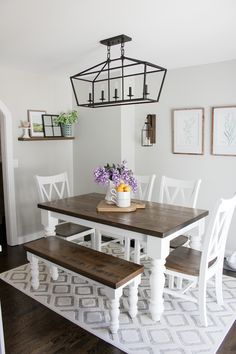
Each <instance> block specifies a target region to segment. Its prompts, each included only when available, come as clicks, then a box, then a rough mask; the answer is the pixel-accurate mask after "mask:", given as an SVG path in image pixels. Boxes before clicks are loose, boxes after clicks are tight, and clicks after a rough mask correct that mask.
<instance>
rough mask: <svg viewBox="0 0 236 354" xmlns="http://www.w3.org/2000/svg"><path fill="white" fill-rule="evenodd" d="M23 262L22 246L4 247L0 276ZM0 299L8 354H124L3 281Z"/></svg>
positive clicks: (0, 260) (0, 262)
mask: <svg viewBox="0 0 236 354" xmlns="http://www.w3.org/2000/svg"><path fill="white" fill-rule="evenodd" d="M26 262H27V260H26V257H25V251H24V250H23V247H22V246H15V247H4V248H3V252H2V253H0V272H4V271H6V270H8V269H11V268H14V267H17V266H19V265H22V264H25V263H26ZM0 299H1V305H2V316H3V327H4V336H5V346H6V353H7V354H8V353H9V354H54V353H55V354H64V353H66V354H67V353H68V354H70V353H71V354H72V353H73V354H77V353H79V354H83V353H88V354H122V353H124V352H122V351H121V350H119V349H117V348H115V347H113V346H112V345H110V344H108V343H106V342H104V341H103V340H101V339H99V338H97V337H95V336H94V335H92V334H90V333H89V332H86V331H85V330H83V329H82V328H80V327H78V326H76V325H75V324H73V323H71V322H70V321H68V320H66V319H65V318H63V317H61V316H59V315H58V314H56V313H55V312H53V311H51V310H49V309H48V308H46V307H44V306H43V305H41V304H39V303H38V302H36V301H34V300H33V299H31V298H30V297H28V296H26V295H24V294H23V293H22V292H20V291H18V290H16V289H15V288H13V287H12V286H10V285H8V284H6V283H5V282H3V281H0Z"/></svg>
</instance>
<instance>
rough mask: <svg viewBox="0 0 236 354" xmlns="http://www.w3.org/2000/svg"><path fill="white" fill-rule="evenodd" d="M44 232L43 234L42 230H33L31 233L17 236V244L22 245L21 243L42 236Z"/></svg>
mask: <svg viewBox="0 0 236 354" xmlns="http://www.w3.org/2000/svg"><path fill="white" fill-rule="evenodd" d="M44 234H45V233H44V231H38V232H35V233H33V234H28V235H24V236H19V237H18V245H22V244H23V243H26V242H30V241H34V240H37V239H38V238H41V237H43V236H44Z"/></svg>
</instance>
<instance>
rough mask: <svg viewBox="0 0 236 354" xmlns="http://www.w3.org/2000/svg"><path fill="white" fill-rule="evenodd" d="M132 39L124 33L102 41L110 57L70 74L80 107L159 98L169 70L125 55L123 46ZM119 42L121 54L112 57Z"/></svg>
mask: <svg viewBox="0 0 236 354" xmlns="http://www.w3.org/2000/svg"><path fill="white" fill-rule="evenodd" d="M131 40H132V38H130V37H128V36H126V35H124V34H121V35H118V36H115V37H112V38H107V39H104V40H102V41H100V43H101V44H103V45H105V46H107V59H106V60H105V61H103V62H101V63H99V64H97V65H94V66H92V67H91V68H89V69H86V70H83V71H81V72H80V73H78V74H76V75H73V76H71V77H70V80H71V84H72V88H73V92H74V95H75V99H76V103H77V105H78V106H83V107H90V108H96V107H108V106H120V105H129V104H139V103H155V102H158V101H159V98H160V95H161V91H162V87H163V84H164V81H165V77H166V73H167V69H165V68H163V67H161V66H159V65H156V64H152V63H149V62H147V61H143V60H140V59H134V58H129V57H126V56H125V51H124V45H125V42H129V41H131ZM118 44H120V45H121V56H120V57H118V58H115V59H111V57H110V47H111V46H114V45H118ZM134 79H135V81H136V85H135V87H134Z"/></svg>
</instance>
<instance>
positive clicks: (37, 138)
mask: <svg viewBox="0 0 236 354" xmlns="http://www.w3.org/2000/svg"><path fill="white" fill-rule="evenodd" d="M18 140H19V141H38V140H74V137H73V136H70V137H68V138H67V137H64V136H57V137H46V138H43V137H36V138H18Z"/></svg>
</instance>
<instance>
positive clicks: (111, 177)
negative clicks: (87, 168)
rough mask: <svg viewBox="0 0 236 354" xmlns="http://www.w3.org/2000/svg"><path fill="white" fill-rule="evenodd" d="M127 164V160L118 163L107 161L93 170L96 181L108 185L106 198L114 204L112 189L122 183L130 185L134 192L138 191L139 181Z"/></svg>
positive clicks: (109, 202)
mask: <svg viewBox="0 0 236 354" xmlns="http://www.w3.org/2000/svg"><path fill="white" fill-rule="evenodd" d="M126 164H127V161H125V160H124V161H122V162H121V164H117V165H115V164H114V163H113V164H112V165H110V164H109V163H107V164H106V165H105V166H103V167H100V166H99V167H97V168H96V169H95V170H94V172H93V175H94V180H95V182H96V183H98V184H101V185H105V186H107V192H106V197H105V200H106V202H107V203H108V204H114V202H113V201H112V193H111V190H112V189H114V188H115V187H118V186H120V185H121V184H122V183H124V184H126V185H128V186H130V188H131V190H132V191H133V192H134V193H135V192H136V191H137V188H138V185H137V181H136V179H135V177H134V174H133V172H132V170H130V169H128V168H127V167H126Z"/></svg>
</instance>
